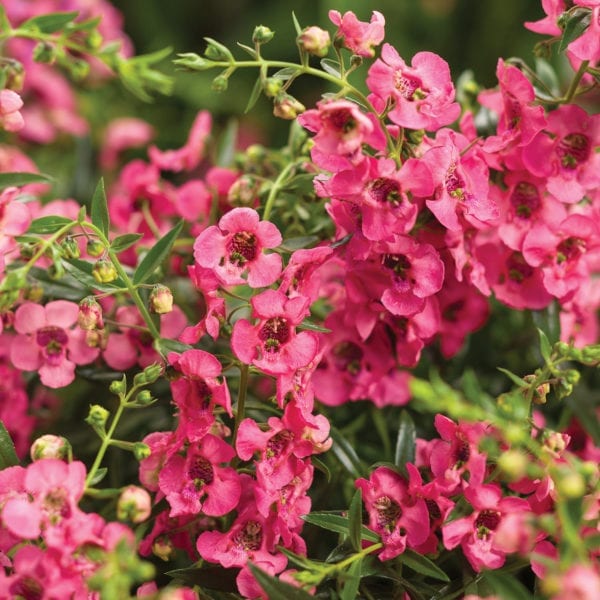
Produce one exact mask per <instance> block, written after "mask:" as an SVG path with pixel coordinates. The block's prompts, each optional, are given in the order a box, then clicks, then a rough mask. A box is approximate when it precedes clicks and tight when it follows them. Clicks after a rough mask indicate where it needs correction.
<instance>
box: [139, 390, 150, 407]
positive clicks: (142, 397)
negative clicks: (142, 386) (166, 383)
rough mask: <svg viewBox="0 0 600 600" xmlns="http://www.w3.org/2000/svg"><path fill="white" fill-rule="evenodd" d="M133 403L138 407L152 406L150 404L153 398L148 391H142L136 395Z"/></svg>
mask: <svg viewBox="0 0 600 600" xmlns="http://www.w3.org/2000/svg"><path fill="white" fill-rule="evenodd" d="M135 402H136V404H139V405H140V406H148V404H152V402H154V398H153V397H152V394H151V393H150V392H149V391H148V390H142V391H141V392H140V393H139V394H137V395H136V397H135Z"/></svg>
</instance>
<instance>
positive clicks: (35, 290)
mask: <svg viewBox="0 0 600 600" xmlns="http://www.w3.org/2000/svg"><path fill="white" fill-rule="evenodd" d="M43 297H44V286H42V284H41V283H39V282H35V283H32V284H31V285H29V286H27V288H26V289H25V299H26V300H29V301H30V302H35V303H39V302H40V301H41V300H42V298H43Z"/></svg>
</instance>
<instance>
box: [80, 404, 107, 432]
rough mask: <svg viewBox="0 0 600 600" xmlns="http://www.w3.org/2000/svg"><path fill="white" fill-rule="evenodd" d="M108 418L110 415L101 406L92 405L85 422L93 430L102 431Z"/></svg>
mask: <svg viewBox="0 0 600 600" xmlns="http://www.w3.org/2000/svg"><path fill="white" fill-rule="evenodd" d="M109 416H110V413H109V412H108V411H107V410H106V409H105V408H104V407H103V406H100V405H99V404H92V405H91V406H90V412H89V413H88V416H87V417H86V418H85V422H86V423H87V424H88V425H91V426H92V427H93V428H94V429H104V428H105V427H106V422H107V421H108V417H109Z"/></svg>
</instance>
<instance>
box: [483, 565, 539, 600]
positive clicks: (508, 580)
mask: <svg viewBox="0 0 600 600" xmlns="http://www.w3.org/2000/svg"><path fill="white" fill-rule="evenodd" d="M482 575H483V578H484V579H485V581H487V583H489V585H490V586H491V587H492V589H493V590H494V592H496V594H497V595H498V596H499V597H500V598H503V599H504V598H506V599H507V600H509V599H510V600H532V598H533V596H532V594H530V593H529V591H528V590H527V588H526V587H525V586H524V585H523V584H522V583H521V582H520V581H519V580H518V579H516V578H515V576H514V574H512V573H502V571H483V573H482Z"/></svg>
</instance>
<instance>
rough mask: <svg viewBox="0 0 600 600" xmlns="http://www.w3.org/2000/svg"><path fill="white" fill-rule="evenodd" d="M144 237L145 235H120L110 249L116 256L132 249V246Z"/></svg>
mask: <svg viewBox="0 0 600 600" xmlns="http://www.w3.org/2000/svg"><path fill="white" fill-rule="evenodd" d="M142 237H143V234H141V233H125V234H124V235H119V236H117V237H116V238H115V239H114V240H113V241H112V243H111V244H110V249H111V250H112V251H113V252H114V253H115V254H118V253H119V252H123V250H127V248H131V246H133V245H134V244H135V243H136V242H137V241H138V240H140V238H142Z"/></svg>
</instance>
